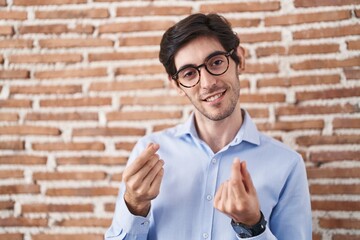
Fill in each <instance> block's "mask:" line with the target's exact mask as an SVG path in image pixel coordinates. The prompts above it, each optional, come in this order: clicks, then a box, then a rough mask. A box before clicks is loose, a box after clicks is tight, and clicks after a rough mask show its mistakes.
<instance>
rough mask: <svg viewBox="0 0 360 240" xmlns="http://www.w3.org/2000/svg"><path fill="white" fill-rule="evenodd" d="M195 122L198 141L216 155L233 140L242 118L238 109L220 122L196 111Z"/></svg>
mask: <svg viewBox="0 0 360 240" xmlns="http://www.w3.org/2000/svg"><path fill="white" fill-rule="evenodd" d="M195 122H196V128H197V132H198V135H199V137H200V139H201V140H203V141H204V142H205V143H206V144H208V146H209V147H210V148H211V150H212V151H213V152H214V153H217V152H218V151H220V150H221V149H222V148H223V147H225V146H226V145H228V144H229V143H230V142H231V141H232V140H233V139H234V137H235V136H236V134H237V132H238V131H239V129H240V127H241V125H242V122H243V116H242V113H241V109H240V107H236V108H235V110H234V112H233V113H232V114H231V115H230V116H228V117H227V118H225V119H223V120H220V121H213V120H210V119H208V118H206V117H204V116H203V115H202V114H201V113H199V112H197V111H196V112H195Z"/></svg>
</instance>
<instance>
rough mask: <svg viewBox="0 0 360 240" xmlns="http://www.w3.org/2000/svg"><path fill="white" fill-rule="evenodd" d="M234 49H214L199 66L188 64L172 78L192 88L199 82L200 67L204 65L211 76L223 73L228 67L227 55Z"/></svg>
mask: <svg viewBox="0 0 360 240" xmlns="http://www.w3.org/2000/svg"><path fill="white" fill-rule="evenodd" d="M233 52H234V49H232V50H231V51H229V52H221V51H216V52H214V53H212V54H210V55H209V56H208V57H207V58H206V59H205V61H204V63H203V64H200V65H199V66H194V65H192V64H188V65H185V66H183V67H182V68H180V69H179V71H177V72H176V73H175V74H174V75H172V76H171V78H172V79H174V80H175V81H177V82H178V83H179V84H180V85H181V86H183V87H186V88H192V87H194V86H196V84H198V83H199V82H200V68H201V67H205V69H206V71H207V72H208V73H210V74H211V75H213V76H220V75H222V74H224V73H225V72H226V71H227V70H228V68H229V56H230V55H231V54H233Z"/></svg>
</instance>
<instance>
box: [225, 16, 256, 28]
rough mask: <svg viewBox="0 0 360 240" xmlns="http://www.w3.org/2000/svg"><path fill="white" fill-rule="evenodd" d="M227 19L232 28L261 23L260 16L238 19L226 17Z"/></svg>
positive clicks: (254, 25)
mask: <svg viewBox="0 0 360 240" xmlns="http://www.w3.org/2000/svg"><path fill="white" fill-rule="evenodd" d="M227 19H228V21H229V22H230V24H231V26H232V27H233V28H235V27H243V28H251V27H258V26H259V25H260V23H261V19H260V18H240V19H237V18H236V19H232V18H227Z"/></svg>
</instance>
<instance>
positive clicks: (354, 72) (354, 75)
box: [344, 68, 360, 80]
mask: <svg viewBox="0 0 360 240" xmlns="http://www.w3.org/2000/svg"><path fill="white" fill-rule="evenodd" d="M344 73H345V77H346V80H359V79H360V69H356V68H345V69H344Z"/></svg>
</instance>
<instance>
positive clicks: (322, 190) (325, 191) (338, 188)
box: [310, 184, 360, 195]
mask: <svg viewBox="0 0 360 240" xmlns="http://www.w3.org/2000/svg"><path fill="white" fill-rule="evenodd" d="M310 193H311V194H312V195H330V194H331V195H332V194H335V195H336V194H341V195H342V194H350V195H355V194H359V193H360V185H356V184H336V185H331V184H311V185H310Z"/></svg>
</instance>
